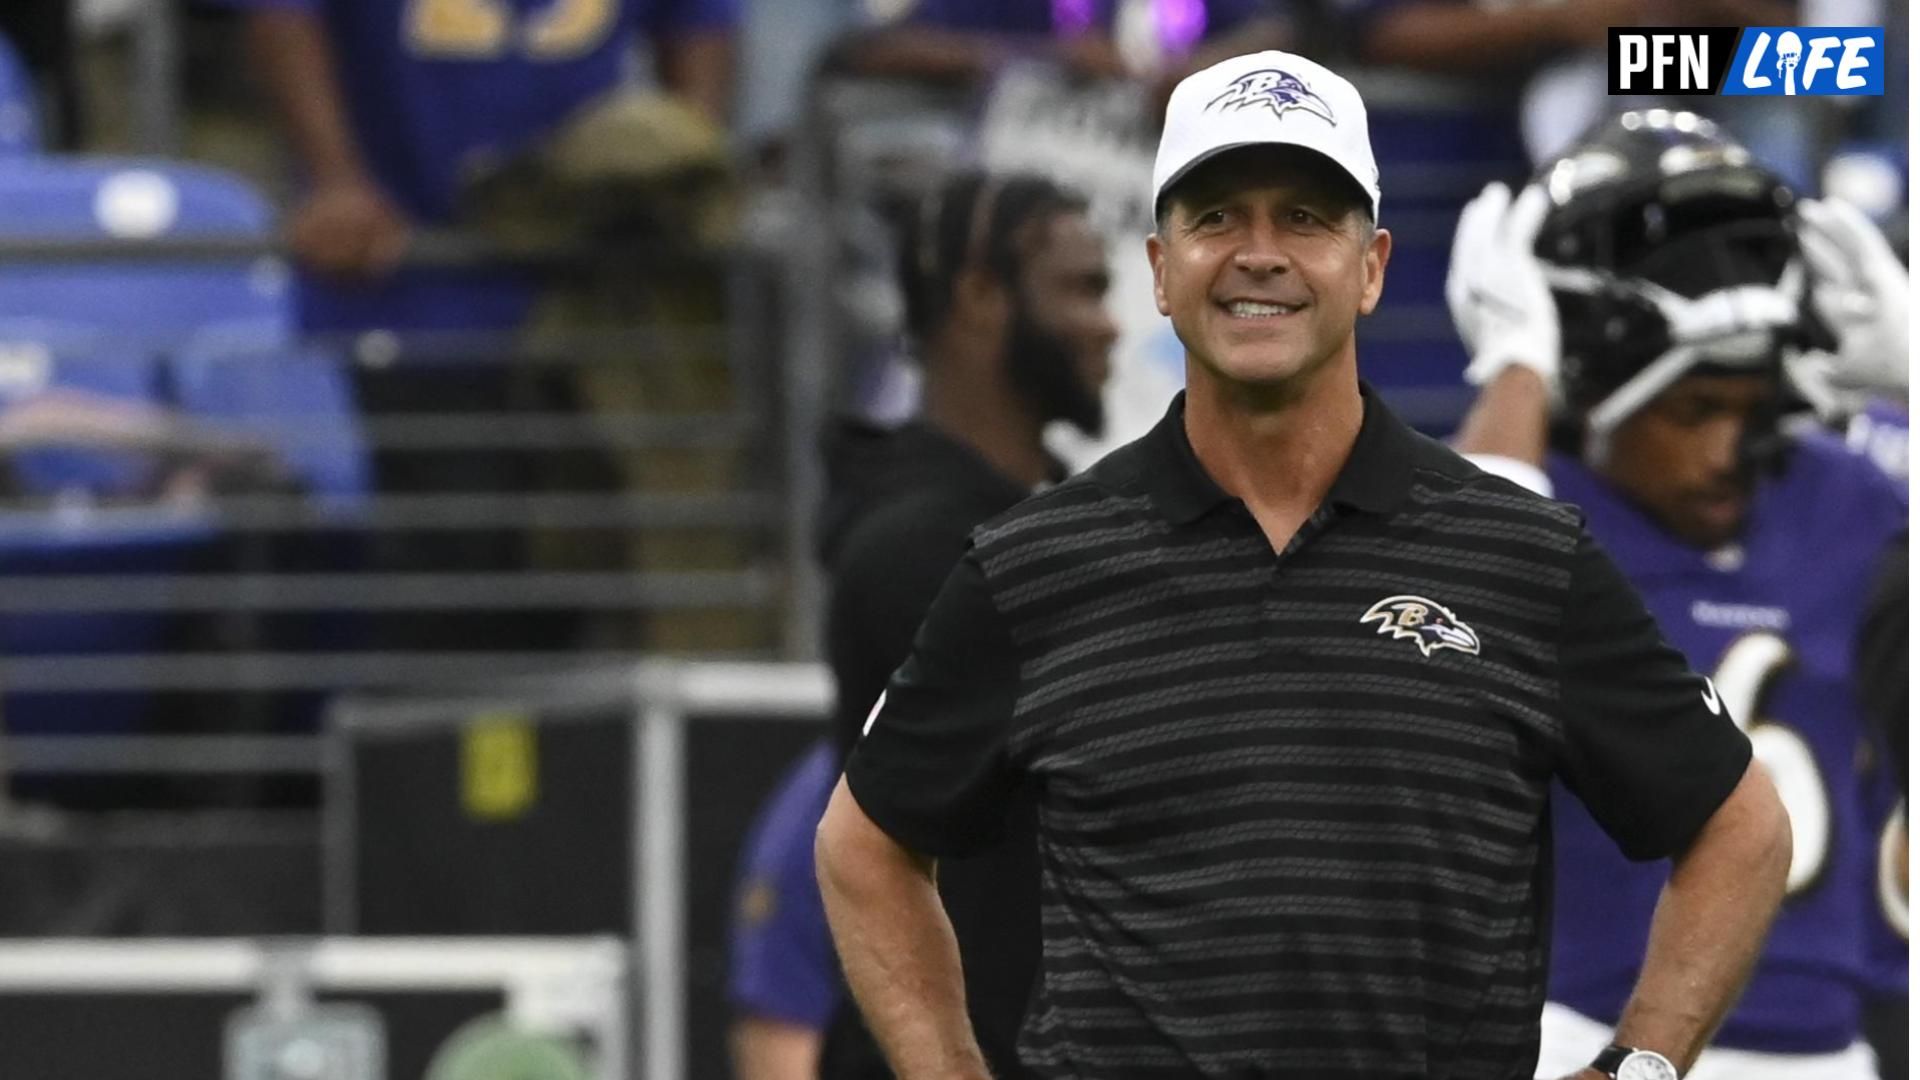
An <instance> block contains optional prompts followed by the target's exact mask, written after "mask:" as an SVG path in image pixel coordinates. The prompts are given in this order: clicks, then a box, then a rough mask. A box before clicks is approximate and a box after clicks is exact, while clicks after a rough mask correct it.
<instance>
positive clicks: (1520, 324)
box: [1447, 183, 1560, 398]
mask: <svg viewBox="0 0 1920 1080" xmlns="http://www.w3.org/2000/svg"><path fill="white" fill-rule="evenodd" d="M1548 209H1549V203H1548V200H1547V192H1546V189H1545V188H1542V187H1541V186H1540V185H1538V184H1529V185H1527V186H1526V187H1525V188H1523V189H1521V192H1520V196H1519V198H1517V199H1516V198H1514V197H1513V195H1512V193H1511V192H1510V191H1508V189H1507V185H1505V184H1501V183H1492V184H1488V185H1487V186H1486V188H1485V189H1484V190H1482V191H1481V192H1480V194H1479V195H1478V196H1476V197H1475V198H1474V200H1473V201H1472V202H1470V203H1468V204H1467V206H1466V209H1464V210H1462V211H1461V212H1460V224H1459V226H1458V228H1456V229H1455V230H1454V234H1453V255H1452V258H1451V260H1450V262H1449V263H1448V266H1447V308H1448V310H1449V311H1451V312H1452V313H1453V325H1454V327H1455V329H1457V330H1459V332H1460V338H1461V340H1462V341H1464V342H1466V345H1467V353H1468V355H1469V356H1471V357H1472V359H1471V360H1470V361H1469V362H1468V364H1467V371H1466V379H1467V382H1469V383H1471V384H1473V385H1474V386H1482V385H1485V384H1486V383H1487V382H1489V381H1491V380H1492V379H1493V377H1494V376H1496V375H1498V374H1500V372H1501V371H1503V370H1505V369H1506V368H1507V367H1508V365H1511V364H1519V365H1521V366H1523V367H1528V368H1532V369H1533V370H1534V371H1536V372H1538V373H1539V374H1540V377H1541V378H1542V379H1543V380H1545V381H1546V384H1547V386H1548V388H1549V389H1550V390H1551V391H1552V392H1553V395H1554V396H1555V397H1556V398H1557V397H1559V394H1560V317H1559V314H1558V313H1557V312H1556V311H1555V310H1554V306H1553V291H1552V290H1551V289H1549V288H1548V287H1547V279H1546V276H1545V275H1544V274H1543V273H1542V272H1541V268H1540V260H1539V259H1538V258H1537V257H1535V255H1534V253H1533V245H1534V241H1535V239H1536V238H1538V237H1539V235H1540V223H1541V222H1542V221H1544V220H1546V216H1547V210H1548Z"/></svg>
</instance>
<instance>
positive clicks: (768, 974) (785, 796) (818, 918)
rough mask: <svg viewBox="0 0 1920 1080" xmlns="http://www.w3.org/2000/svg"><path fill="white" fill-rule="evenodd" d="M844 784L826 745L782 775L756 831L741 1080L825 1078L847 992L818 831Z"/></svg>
mask: <svg viewBox="0 0 1920 1080" xmlns="http://www.w3.org/2000/svg"><path fill="white" fill-rule="evenodd" d="M839 781H840V754H839V753H838V752H837V751H836V750H835V748H834V745H833V743H832V742H830V741H825V740H823V741H822V742H821V743H820V744H819V745H818V746H815V747H814V748H813V749H811V750H809V751H807V753H806V754H805V755H803V756H802V757H801V758H800V760H799V761H798V762H797V763H795V764H794V766H793V767H792V768H791V769H789V770H788V772H787V774H786V775H785V776H784V777H782V778H781V780H780V785H779V787H777V788H776V789H774V792H773V794H772V795H771V796H769V797H768V798H767V801H766V802H764V803H762V804H761V807H760V812H759V813H758V814H757V815H756V816H755V818H754V823H753V827H752V829H750V830H749V831H748V833H747V842H746V845H745V846H744V847H743V848H742V852H743V854H742V856H741V860H740V869H739V877H738V888H737V890H736V892H735V895H734V907H733V934H732V941H733V947H732V954H731V956H730V957H729V964H728V971H727V1001H728V1003H729V1004H730V1005H731V1006H732V1007H733V1028H732V1031H731V1033H730V1037H729V1039H728V1041H729V1042H730V1043H731V1044H732V1049H733V1075H734V1076H736V1077H738V1078H739V1080H812V1078H813V1077H814V1076H815V1075H817V1068H818V1062H819V1058H820V1034H821V1032H822V1031H824V1030H826V1026H827V1021H828V1019H829V1018H831V1017H832V1016H833V1013H834V1010H835V1009H836V1008H837V1007H838V1006H839V1003H840V999H841V998H842V996H843V993H842V991H841V989H840V975H839V971H840V968H839V963H838V961H836V960H835V959H834V957H833V940H832V937H831V936H830V935H829V934H828V932H827V914H826V911H825V909H824V908H823V907H822V906H821V900H820V886H819V885H817V884H815V882H814V878H813V829H814V826H815V825H816V824H817V823H818V822H819V821H820V815H821V814H822V813H824V812H825V811H826V809H827V797H828V796H829V795H831V794H833V785H835V784H837V783H839Z"/></svg>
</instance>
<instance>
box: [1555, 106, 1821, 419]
mask: <svg viewBox="0 0 1920 1080" xmlns="http://www.w3.org/2000/svg"><path fill="white" fill-rule="evenodd" d="M1537 182H1538V183H1539V184H1540V185H1541V186H1542V187H1543V188H1545V189H1546V192H1547V195H1548V198H1549V201H1550V206H1551V208H1550V209H1549V211H1548V213H1547V217H1546V219H1545V221H1544V222H1543V223H1542V225H1541V228H1540V235H1539V240H1538V242H1537V244H1536V246H1535V252H1536V253H1537V254H1538V255H1539V256H1540V258H1541V260H1542V262H1543V263H1545V270H1546V274H1547V280H1548V283H1549V284H1550V285H1551V286H1552V289H1553V294H1554V301H1555V306H1556V308H1557V309H1558V310H1559V315H1560V335H1561V352H1562V366H1561V373H1562V388H1563V391H1564V393H1563V399H1564V402H1565V407H1566V409H1567V410H1568V412H1569V414H1570V416H1569V417H1568V419H1575V420H1578V421H1580V422H1581V423H1582V425H1583V426H1584V428H1585V430H1586V433H1587V435H1588V436H1589V437H1598V438H1599V439H1601V440H1603V441H1604V440H1605V439H1606V438H1607V436H1608V435H1609V434H1610V433H1611V431H1612V429H1613V428H1614V427H1615V426H1616V425H1618V423H1619V422H1620V421H1622V420H1624V419H1626V417H1627V416H1629V415H1631V414H1632V413H1633V412H1635V411H1636V410H1638V409H1639V408H1640V407H1641V406H1642V405H1644V404H1646V403H1647V401H1649V400H1651V399H1652V398H1653V397H1654V396H1655V395H1657V394H1659V393H1660V391H1662V390H1664V389H1665V388H1666V387H1667V386H1669V385H1671V384H1672V383H1673V381H1674V380H1675V379H1678V378H1679V377H1680V376H1682V375H1685V374H1687V373H1689V372H1692V371H1696V370H1702V369H1704V370H1725V371H1762V372H1767V373H1771V374H1774V375H1775V376H1776V377H1778V376H1779V374H1780V372H1781V361H1782V357H1783V353H1784V352H1785V351H1786V350H1788V349H1790V348H1793V349H1798V348H1807V347H1814V346H1819V345H1822V344H1825V345H1826V346H1828V347H1830V346H1831V341H1830V339H1829V338H1828V336H1827V335H1826V334H1825V331H1824V330H1822V329H1821V328H1820V326H1819V325H1818V323H1817V321H1816V320H1814V318H1813V316H1812V309H1811V307H1810V305H1809V301H1808V290H1807V288H1806V284H1805V276H1806V275H1805V270H1804V268H1803V267H1802V264H1801V261H1800V258H1799V244H1798V242H1797V241H1796V239H1795V237H1794V216H1793V206H1794V194H1793V191H1792V189H1791V188H1789V187H1788V186H1787V184H1786V182H1785V181H1783V180H1781V179H1780V178H1779V177H1778V176H1776V175H1774V174H1773V173H1772V172H1770V171H1768V170H1767V169H1765V168H1763V167H1761V166H1760V165H1759V164H1757V163H1756V162H1754V161H1753V159H1752V156H1751V155H1750V154H1749V153H1748V152H1747V150H1746V149H1745V148H1744V147H1742V146H1740V145H1739V144H1738V143H1736V142H1734V141H1733V140H1731V139H1729V138H1728V137H1727V136H1726V135H1724V134H1722V133H1721V131H1720V129H1719V127H1718V126H1717V125H1715V124H1714V123H1713V122H1712V121H1711V120H1708V119H1706V118H1704V117H1701V116H1698V115H1695V114H1693V113H1689V112H1676V111H1670V110H1667V109H1645V110H1637V111H1634V112H1627V113H1622V114H1620V115H1618V116H1612V117H1609V118H1607V119H1605V120H1602V121H1601V122H1599V123H1598V124H1596V125H1594V126H1593V127H1592V128H1591V129H1589V130H1588V131H1587V133H1586V134H1585V135H1583V136H1582V137H1581V138H1580V140H1579V141H1578V142H1577V143H1575V144H1574V145H1573V147H1572V148H1571V149H1569V150H1567V151H1565V152H1564V153H1562V154H1561V155H1560V156H1559V157H1558V158H1556V159H1554V160H1553V161H1551V162H1549V163H1548V164H1547V165H1546V167H1545V168H1544V169H1542V170H1541V172H1540V174H1539V176H1538V177H1537Z"/></svg>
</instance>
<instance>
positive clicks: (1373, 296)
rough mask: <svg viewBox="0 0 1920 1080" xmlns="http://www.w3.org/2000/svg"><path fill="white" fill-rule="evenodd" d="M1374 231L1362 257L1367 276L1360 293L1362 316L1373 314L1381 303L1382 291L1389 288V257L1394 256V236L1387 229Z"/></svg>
mask: <svg viewBox="0 0 1920 1080" xmlns="http://www.w3.org/2000/svg"><path fill="white" fill-rule="evenodd" d="M1369 228H1371V226H1369ZM1372 231H1373V236H1372V238H1371V239H1369V240H1368V241H1367V250H1366V253H1365V254H1364V255H1362V256H1361V265H1362V267H1363V269H1364V270H1365V272H1366V275H1367V283H1366V286H1365V287H1364V288H1362V289H1361V291H1360V314H1362V315H1371V314H1373V309H1374V307H1375V306H1376V305H1378V304H1379V303H1380V290H1382V289H1384V288H1386V286H1387V256H1389V255H1391V254H1393V234H1392V233H1390V232H1388V231H1387V230H1385V229H1373V230H1372Z"/></svg>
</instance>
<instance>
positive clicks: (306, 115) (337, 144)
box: [246, 8, 367, 184]
mask: <svg viewBox="0 0 1920 1080" xmlns="http://www.w3.org/2000/svg"><path fill="white" fill-rule="evenodd" d="M246 33H247V43H248V51H249V53H251V55H252V59H253V67H254V71H255V72H256V74H257V77H258V78H259V79H260V80H261V81H262V82H263V83H265V84H266V87H267V91H268V93H269V94H270V95H271V97H272V98H273V102H274V105H275V107H276V108H277V109H278V110H279V112H280V115H281V117H282V118H283V119H284V121H285V123H286V126H287V136H288V139H289V141H290V142H292V144H293V151H294V154H295V155H296V156H297V157H298V158H299V160H300V164H301V165H302V166H303V167H304V168H305V169H306V170H307V172H308V173H309V174H310V176H311V177H312V179H313V180H314V181H315V182H317V183H321V184H325V183H329V182H335V181H342V180H362V179H364V178H365V177H366V173H367V169H366V164H365V161H364V160H363V159H362V157H361V155H360V151H359V148H358V146H357V145H356V144H355V142H354V140H353V133H352V128H351V127H350V126H349V125H348V123H347V113H346V105H345V102H344V100H343V98H342V95H341V93H340V84H339V80H338V78H337V77H336V75H335V74H334V66H333V59H334V58H333V49H332V46H331V44H330V43H329V42H328V41H327V35H326V29H325V28H324V27H323V26H322V25H321V24H320V20H319V19H318V18H317V17H315V16H314V15H313V14H311V13H310V12H306V11H298V10H292V9H287V8H267V9H264V10H261V11H256V12H254V13H253V14H251V15H250V16H248V20H247V31H246Z"/></svg>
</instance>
